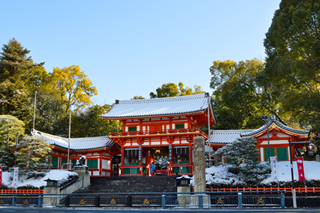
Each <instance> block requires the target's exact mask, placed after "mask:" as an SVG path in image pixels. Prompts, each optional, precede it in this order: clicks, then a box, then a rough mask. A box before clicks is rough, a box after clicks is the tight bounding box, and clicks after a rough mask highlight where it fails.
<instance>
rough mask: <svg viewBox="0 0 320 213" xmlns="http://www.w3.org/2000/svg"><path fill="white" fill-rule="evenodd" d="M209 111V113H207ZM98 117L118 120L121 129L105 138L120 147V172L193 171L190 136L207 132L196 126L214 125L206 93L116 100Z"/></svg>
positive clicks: (209, 100) (169, 173) (209, 98)
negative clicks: (152, 167) (154, 170)
mask: <svg viewBox="0 0 320 213" xmlns="http://www.w3.org/2000/svg"><path fill="white" fill-rule="evenodd" d="M208 112H209V113H208ZM101 117H102V118H103V119H105V120H119V121H120V122H121V123H122V132H113V133H111V134H110V136H109V138H110V139H111V140H112V141H114V142H115V143H116V144H118V145H120V146H121V169H120V170H121V172H120V175H131V176H142V175H149V165H150V164H151V163H152V162H154V163H155V164H156V173H157V174H163V173H165V174H167V175H171V174H174V173H176V172H178V173H183V174H192V173H193V154H192V146H193V137H195V136H203V137H204V138H205V139H207V138H208V136H207V134H206V133H204V132H203V131H201V130H200V126H207V125H208V123H210V125H215V124H216V122H217V121H216V117H215V114H214V112H213V110H212V97H211V96H209V93H203V94H197V95H190V96H179V97H169V98H155V99H139V100H122V101H119V100H116V102H115V105H114V106H113V108H112V109H111V110H110V111H109V112H108V113H107V114H104V115H101Z"/></svg>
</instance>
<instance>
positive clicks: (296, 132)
mask: <svg viewBox="0 0 320 213" xmlns="http://www.w3.org/2000/svg"><path fill="white" fill-rule="evenodd" d="M273 124H275V125H276V126H277V127H279V128H280V129H283V130H285V131H287V132H291V133H293V134H298V135H308V134H309V132H310V130H297V129H294V128H291V127H288V126H286V125H284V124H282V123H280V122H279V121H277V120H271V121H269V122H268V123H266V124H265V125H263V126H262V127H260V128H259V129H256V130H254V131H252V132H246V133H241V137H250V136H254V135H257V134H259V133H261V132H263V131H266V130H267V128H269V127H270V126H272V125H273Z"/></svg>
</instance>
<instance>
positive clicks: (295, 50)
mask: <svg viewBox="0 0 320 213" xmlns="http://www.w3.org/2000/svg"><path fill="white" fill-rule="evenodd" d="M319 19H320V2H319V1H313V0H282V2H281V4H280V8H279V9H278V10H277V11H276V12H275V14H274V17H273V20H272V24H271V26H270V28H269V30H268V32H267V33H266V38H265V41H264V46H265V48H266V54H267V58H266V67H265V74H266V76H267V77H268V78H269V79H270V81H271V82H272V84H273V85H274V87H275V88H276V89H275V91H277V95H278V97H279V99H280V102H281V104H282V109H283V110H284V111H286V112H287V113H290V115H291V116H292V119H293V120H295V121H297V122H299V123H300V126H302V127H307V126H309V125H311V127H312V129H313V131H315V132H319V131H320V123H319V120H320V78H319V77H320V69H319V67H320V36H319V33H320V32H319Z"/></svg>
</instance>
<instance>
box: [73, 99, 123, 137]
mask: <svg viewBox="0 0 320 213" xmlns="http://www.w3.org/2000/svg"><path fill="white" fill-rule="evenodd" d="M110 110H111V106H110V105H108V104H105V105H103V106H99V105H94V106H91V107H89V108H88V109H86V110H84V111H81V112H79V113H77V114H75V113H73V116H72V124H71V129H72V133H71V135H72V137H76V138H78V137H95V136H108V135H110V132H119V131H120V130H121V124H120V123H119V122H118V121H110V120H102V119H101V117H100V115H101V114H105V113H107V112H108V111H110Z"/></svg>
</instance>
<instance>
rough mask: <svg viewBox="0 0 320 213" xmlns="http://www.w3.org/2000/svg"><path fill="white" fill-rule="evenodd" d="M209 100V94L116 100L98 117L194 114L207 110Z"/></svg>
mask: <svg viewBox="0 0 320 213" xmlns="http://www.w3.org/2000/svg"><path fill="white" fill-rule="evenodd" d="M208 98H209V99H208ZM209 100H210V104H212V103H211V96H209V93H202V94H196V95H188V96H177V97H168V98H154V99H138V100H117V101H116V104H115V105H114V106H113V107H112V109H111V110H110V111H109V112H108V113H106V114H102V115H101V116H100V117H102V118H125V117H143V116H162V115H175V114H177V115H178V114H188V113H196V112H202V111H205V110H207V108H208V101H209ZM214 117H215V115H214Z"/></svg>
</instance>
